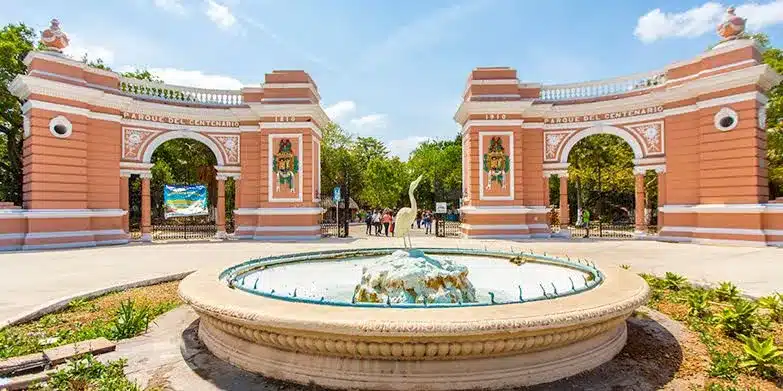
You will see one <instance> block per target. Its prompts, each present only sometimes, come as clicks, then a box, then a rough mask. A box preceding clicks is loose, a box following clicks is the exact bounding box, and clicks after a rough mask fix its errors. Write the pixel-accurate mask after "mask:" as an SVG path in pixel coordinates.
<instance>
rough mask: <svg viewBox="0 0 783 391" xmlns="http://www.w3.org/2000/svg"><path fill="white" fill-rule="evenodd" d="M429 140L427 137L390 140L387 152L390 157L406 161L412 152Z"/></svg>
mask: <svg viewBox="0 0 783 391" xmlns="http://www.w3.org/2000/svg"><path fill="white" fill-rule="evenodd" d="M429 140H431V139H430V138H429V137H423V136H410V137H408V138H404V139H399V140H391V141H389V142H388V143H387V144H388V145H389V152H390V153H391V154H392V155H394V156H398V157H399V158H400V159H402V160H408V157H410V154H411V152H413V150H414V149H416V147H417V146H418V145H419V144H421V143H423V142H425V141H429Z"/></svg>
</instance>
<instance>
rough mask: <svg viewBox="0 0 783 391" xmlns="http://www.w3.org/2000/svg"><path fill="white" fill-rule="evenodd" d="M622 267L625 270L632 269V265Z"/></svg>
mask: <svg viewBox="0 0 783 391" xmlns="http://www.w3.org/2000/svg"><path fill="white" fill-rule="evenodd" d="M620 267H621V268H623V269H625V270H628V269H630V268H631V265H626V264H622V265H620Z"/></svg>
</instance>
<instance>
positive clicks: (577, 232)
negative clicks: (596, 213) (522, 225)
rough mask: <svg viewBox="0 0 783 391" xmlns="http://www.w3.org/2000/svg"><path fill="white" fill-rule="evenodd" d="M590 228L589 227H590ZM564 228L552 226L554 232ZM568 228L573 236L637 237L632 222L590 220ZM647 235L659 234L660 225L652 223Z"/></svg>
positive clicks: (603, 237)
mask: <svg viewBox="0 0 783 391" xmlns="http://www.w3.org/2000/svg"><path fill="white" fill-rule="evenodd" d="M588 228H589V229H588ZM561 230H562V229H561V228H560V227H558V226H552V232H560V231H561ZM568 230H569V231H570V233H571V237H572V238H577V239H578V238H602V239H632V238H634V237H637V236H638V235H637V234H636V226H635V225H634V224H631V223H612V224H610V223H600V222H597V221H596V222H590V225H589V226H584V225H579V226H576V225H570V226H568ZM646 235H647V236H651V235H658V227H656V226H654V225H650V226H648V227H647V232H646Z"/></svg>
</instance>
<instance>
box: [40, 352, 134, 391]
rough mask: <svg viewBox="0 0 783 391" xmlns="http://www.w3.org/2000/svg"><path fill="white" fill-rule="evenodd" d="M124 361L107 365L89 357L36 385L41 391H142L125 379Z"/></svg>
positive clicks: (76, 361)
mask: <svg viewBox="0 0 783 391" xmlns="http://www.w3.org/2000/svg"><path fill="white" fill-rule="evenodd" d="M125 363H126V361H125V360H124V359H120V360H116V361H110V362H108V363H106V364H104V363H101V362H100V361H98V360H96V359H95V358H94V357H93V356H92V355H87V356H84V357H82V358H78V359H75V360H72V361H69V362H68V364H67V365H66V366H65V368H63V369H60V370H58V371H57V372H55V373H53V374H52V375H51V377H50V378H49V380H47V381H46V382H45V383H39V384H37V385H34V386H33V387H32V388H31V389H32V390H39V391H140V388H139V386H138V385H136V384H135V383H133V382H131V381H130V380H128V379H127V378H126V377H125V373H124V368H125Z"/></svg>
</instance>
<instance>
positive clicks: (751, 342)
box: [739, 336, 783, 379]
mask: <svg viewBox="0 0 783 391" xmlns="http://www.w3.org/2000/svg"><path fill="white" fill-rule="evenodd" d="M741 338H742V340H743V342H745V345H744V346H742V350H743V351H744V352H745V357H744V358H743V359H742V361H741V362H740V364H739V366H740V368H742V369H746V370H748V371H749V372H752V373H755V374H757V375H759V376H761V377H763V378H765V379H772V378H774V377H775V376H776V374H777V371H776V369H775V367H776V366H777V365H781V364H783V351H781V350H780V349H778V347H777V346H775V341H774V340H773V339H772V337H770V338H767V339H765V340H764V341H759V340H758V339H756V337H753V336H751V337H744V336H742V337H741Z"/></svg>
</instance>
